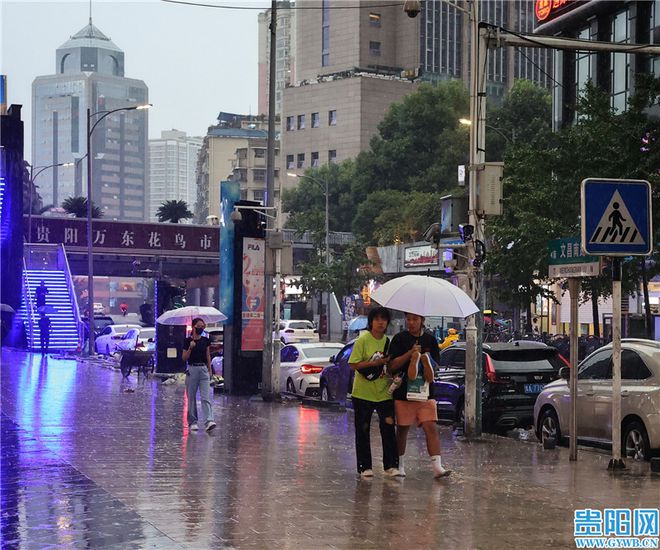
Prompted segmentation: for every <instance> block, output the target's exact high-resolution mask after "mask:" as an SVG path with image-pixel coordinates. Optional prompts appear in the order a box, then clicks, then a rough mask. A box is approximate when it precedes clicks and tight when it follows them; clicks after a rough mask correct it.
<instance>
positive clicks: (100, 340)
mask: <svg viewBox="0 0 660 550" xmlns="http://www.w3.org/2000/svg"><path fill="white" fill-rule="evenodd" d="M133 328H137V329H139V328H140V327H139V326H138V325H108V326H107V327H105V328H104V329H103V331H102V332H101V334H99V335H98V336H97V337H96V340H95V341H94V345H95V347H96V353H105V354H106V355H110V354H111V353H115V352H116V351H117V350H118V344H119V342H120V341H121V338H122V336H124V334H126V333H127V332H128V331H129V330H131V329H133Z"/></svg>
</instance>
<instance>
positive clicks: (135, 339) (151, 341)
mask: <svg viewBox="0 0 660 550" xmlns="http://www.w3.org/2000/svg"><path fill="white" fill-rule="evenodd" d="M155 339H156V329H155V328H153V327H152V328H149V327H147V328H132V329H131V330H129V331H128V332H127V333H126V334H124V335H123V336H122V337H121V339H120V340H119V342H117V351H154V350H155V349H156V343H155Z"/></svg>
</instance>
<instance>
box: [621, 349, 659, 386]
mask: <svg viewBox="0 0 660 550" xmlns="http://www.w3.org/2000/svg"><path fill="white" fill-rule="evenodd" d="M651 376H652V375H651V371H649V369H648V367H647V366H646V365H645V364H644V361H642V358H641V357H640V356H639V355H637V354H636V353H635V352H634V351H631V350H629V349H624V350H622V351H621V379H622V380H646V379H647V378H650V377H651Z"/></svg>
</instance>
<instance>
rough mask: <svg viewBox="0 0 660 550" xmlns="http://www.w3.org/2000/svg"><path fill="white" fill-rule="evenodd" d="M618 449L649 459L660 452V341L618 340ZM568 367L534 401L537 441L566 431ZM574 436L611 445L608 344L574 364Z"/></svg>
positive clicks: (633, 456)
mask: <svg viewBox="0 0 660 550" xmlns="http://www.w3.org/2000/svg"><path fill="white" fill-rule="evenodd" d="M621 350H622V351H621V413H622V414H621V418H622V424H621V433H622V452H623V453H624V456H626V457H628V458H633V459H638V460H648V459H649V458H650V457H651V454H652V453H653V452H654V451H658V450H660V342H655V341H653V340H641V339H624V340H622V342H621ZM570 374H571V373H570V369H562V370H561V371H560V375H561V376H562V378H561V379H560V380H556V381H555V382H552V383H550V384H548V385H547V386H546V387H545V388H544V389H543V391H542V392H541V393H540V394H539V396H538V398H537V399H536V404H535V406H534V420H535V424H534V425H535V427H536V434H537V437H538V438H539V440H540V441H543V440H545V439H547V438H550V437H552V438H554V439H555V440H556V441H558V442H559V441H561V439H562V438H563V437H565V436H567V435H568V433H569V432H568V430H569V415H570V391H569V386H568V380H567V379H568V378H569V376H570ZM577 385H578V395H577V418H578V434H577V435H578V439H579V440H582V441H583V442H589V441H591V442H599V443H606V444H610V445H611V443H612V344H609V345H607V346H605V347H602V348H600V349H598V350H597V351H595V352H594V353H592V354H591V355H589V356H588V357H587V358H586V359H585V360H584V361H582V363H581V364H580V365H579V366H578V384H577Z"/></svg>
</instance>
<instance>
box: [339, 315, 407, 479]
mask: <svg viewBox="0 0 660 550" xmlns="http://www.w3.org/2000/svg"><path fill="white" fill-rule="evenodd" d="M367 321H368V325H367V328H368V330H366V331H364V332H363V333H362V334H360V336H359V337H358V339H357V340H356V341H355V344H354V345H353V352H352V353H351V356H350V358H349V359H348V364H349V365H350V367H351V369H353V370H354V371H355V378H354V379H353V391H352V400H353V412H354V413H355V415H354V416H355V451H356V455H357V470H358V474H360V476H361V477H373V475H374V473H373V470H372V464H371V443H370V437H369V432H370V427H371V417H372V415H373V412H374V410H375V411H376V413H378V420H379V424H380V437H381V440H382V442H383V469H384V470H385V475H387V476H389V477H395V476H397V475H398V474H399V470H398V466H399V454H398V452H397V448H396V436H395V431H394V402H393V401H392V396H391V395H390V394H389V393H388V391H387V388H388V387H389V385H390V383H391V379H390V378H389V376H387V375H386V370H385V368H384V367H385V365H387V353H388V347H389V338H388V337H387V336H386V335H385V331H387V327H388V325H389V324H390V312H389V311H388V310H387V309H386V308H384V307H377V308H375V309H372V310H371V311H370V312H369V316H368V318H367Z"/></svg>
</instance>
